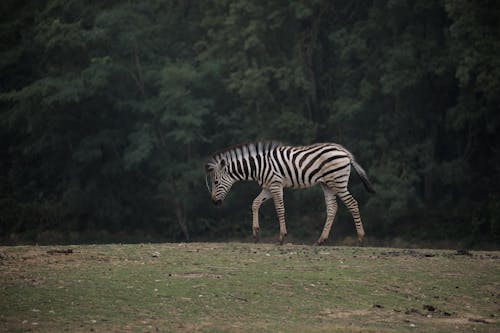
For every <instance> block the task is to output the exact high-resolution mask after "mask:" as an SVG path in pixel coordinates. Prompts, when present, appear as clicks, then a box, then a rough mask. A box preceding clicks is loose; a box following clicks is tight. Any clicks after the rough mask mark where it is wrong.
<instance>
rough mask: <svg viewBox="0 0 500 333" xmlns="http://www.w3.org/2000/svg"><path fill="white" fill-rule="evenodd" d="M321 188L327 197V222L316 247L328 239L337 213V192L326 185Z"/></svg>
mask: <svg viewBox="0 0 500 333" xmlns="http://www.w3.org/2000/svg"><path fill="white" fill-rule="evenodd" d="M321 188H322V189H323V193H324V195H325V206H326V221H325V226H324V228H323V232H322V233H321V236H320V237H319V239H318V241H317V242H316V244H315V245H321V244H323V243H324V242H325V241H326V240H327V239H328V236H329V235H330V230H331V229H332V224H333V219H334V218H335V214H336V213H337V199H336V198H335V192H334V191H333V190H332V189H331V188H329V187H328V186H327V185H325V184H321Z"/></svg>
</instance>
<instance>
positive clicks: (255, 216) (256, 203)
mask: <svg viewBox="0 0 500 333" xmlns="http://www.w3.org/2000/svg"><path fill="white" fill-rule="evenodd" d="M271 197H272V196H271V193H270V192H269V191H268V190H266V189H262V191H261V192H260V193H259V195H258V196H257V197H256V198H255V199H254V200H253V203H252V232H253V239H254V241H255V242H257V241H258V240H259V229H260V228H259V209H260V205H262V203H263V202H264V201H266V200H267V199H269V198H271Z"/></svg>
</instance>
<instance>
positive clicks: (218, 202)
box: [212, 199, 222, 207]
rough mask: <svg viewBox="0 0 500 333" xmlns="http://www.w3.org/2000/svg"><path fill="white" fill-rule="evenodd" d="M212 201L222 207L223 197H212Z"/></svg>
mask: <svg viewBox="0 0 500 333" xmlns="http://www.w3.org/2000/svg"><path fill="white" fill-rule="evenodd" d="M212 202H213V203H214V205H216V206H217V207H220V206H221V205H222V200H221V199H212Z"/></svg>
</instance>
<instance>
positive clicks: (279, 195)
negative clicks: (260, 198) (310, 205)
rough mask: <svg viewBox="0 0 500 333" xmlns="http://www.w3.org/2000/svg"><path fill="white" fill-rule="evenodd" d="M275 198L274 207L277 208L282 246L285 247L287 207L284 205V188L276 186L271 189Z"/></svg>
mask: <svg viewBox="0 0 500 333" xmlns="http://www.w3.org/2000/svg"><path fill="white" fill-rule="evenodd" d="M270 192H271V194H272V196H273V200H274V207H275V208H276V214H277V215H278V220H279V222H280V237H279V242H280V245H283V242H284V241H285V237H286V223H285V205H284V204H283V187H282V186H276V187H273V188H271V189H270Z"/></svg>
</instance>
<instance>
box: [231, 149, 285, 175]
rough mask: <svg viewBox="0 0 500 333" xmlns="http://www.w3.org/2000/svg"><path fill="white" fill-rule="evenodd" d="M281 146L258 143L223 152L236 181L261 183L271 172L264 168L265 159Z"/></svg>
mask: <svg viewBox="0 0 500 333" xmlns="http://www.w3.org/2000/svg"><path fill="white" fill-rule="evenodd" d="M279 146H280V144H279V143H277V142H257V143H247V144H242V145H239V146H236V147H233V148H230V149H228V150H226V151H225V152H223V155H224V156H225V158H226V161H227V162H228V171H229V174H230V175H231V176H232V177H233V179H234V180H247V181H257V182H259V183H261V182H262V180H263V179H264V178H265V177H266V176H267V173H268V172H270V170H267V168H264V166H266V165H267V163H265V162H264V160H265V159H267V157H268V156H269V154H271V152H272V151H274V150H275V149H276V148H277V147H279Z"/></svg>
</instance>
